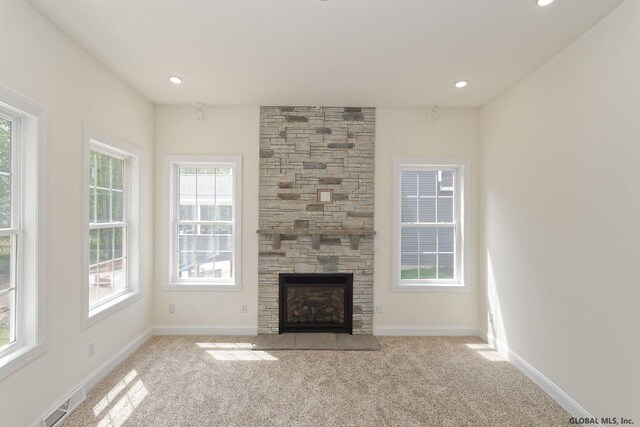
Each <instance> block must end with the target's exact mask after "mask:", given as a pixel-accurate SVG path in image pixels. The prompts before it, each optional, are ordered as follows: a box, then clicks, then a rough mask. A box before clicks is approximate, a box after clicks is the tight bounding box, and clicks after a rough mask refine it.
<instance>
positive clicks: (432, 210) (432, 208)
mask: <svg viewBox="0 0 640 427" xmlns="http://www.w3.org/2000/svg"><path fill="white" fill-rule="evenodd" d="M418 221H419V222H436V199H435V198H423V197H421V198H420V199H418Z"/></svg>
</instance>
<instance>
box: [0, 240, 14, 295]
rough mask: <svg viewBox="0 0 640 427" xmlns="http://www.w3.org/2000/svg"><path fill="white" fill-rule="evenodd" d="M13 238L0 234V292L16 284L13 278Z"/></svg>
mask: <svg viewBox="0 0 640 427" xmlns="http://www.w3.org/2000/svg"><path fill="white" fill-rule="evenodd" d="M12 240H13V237H12V236H0V292H2V291H4V290H5V289H9V288H12V287H13V286H14V285H13V283H12V280H11V271H12V269H13V264H14V260H13V248H12V245H11V242H12Z"/></svg>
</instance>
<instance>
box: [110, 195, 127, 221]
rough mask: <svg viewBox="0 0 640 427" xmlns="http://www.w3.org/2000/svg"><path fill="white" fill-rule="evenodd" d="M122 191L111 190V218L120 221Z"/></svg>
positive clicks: (122, 216)
mask: <svg viewBox="0 0 640 427" xmlns="http://www.w3.org/2000/svg"><path fill="white" fill-rule="evenodd" d="M123 195H124V193H123V192H122V191H112V192H111V209H112V210H111V220H112V221H122V220H123V218H124V206H123V204H122V199H123Z"/></svg>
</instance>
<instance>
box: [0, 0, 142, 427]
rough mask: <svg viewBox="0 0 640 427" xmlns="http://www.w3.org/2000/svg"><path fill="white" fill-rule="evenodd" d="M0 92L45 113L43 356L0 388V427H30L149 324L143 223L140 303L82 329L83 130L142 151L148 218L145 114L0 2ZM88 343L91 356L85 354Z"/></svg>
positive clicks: (89, 63) (73, 52)
mask: <svg viewBox="0 0 640 427" xmlns="http://www.w3.org/2000/svg"><path fill="white" fill-rule="evenodd" d="M0 10H1V11H2V12H1V13H0V52H1V53H0V86H2V87H4V88H8V89H11V90H13V91H16V92H18V93H20V94H22V95H24V96H27V97H29V98H31V99H33V100H35V101H36V102H38V103H40V104H42V105H44V106H45V107H46V109H47V111H48V114H49V117H48V125H49V131H48V149H49V154H48V177H47V178H48V179H47V180H48V185H49V194H48V205H49V206H48V221H47V233H48V246H47V267H48V274H47V295H48V325H49V340H50V346H49V350H48V352H47V353H45V354H44V355H43V356H41V357H39V358H38V359H36V360H34V361H32V362H31V363H29V364H28V365H26V366H24V367H23V368H21V369H20V370H18V371H16V372H14V373H13V374H11V375H10V376H9V377H7V378H5V379H3V380H2V381H0V414H1V415H0V424H1V425H3V426H8V427H18V426H20V427H21V426H27V425H31V423H33V422H34V421H36V419H37V418H38V417H39V416H41V415H42V414H43V412H44V411H46V410H47V409H49V408H50V407H51V405H53V404H55V403H57V401H58V400H59V399H60V398H61V397H62V396H63V395H64V394H66V393H68V392H69V391H71V389H73V388H74V387H75V386H76V385H78V384H79V383H80V382H81V381H82V380H83V379H84V378H85V377H86V376H87V375H88V374H90V373H91V372H92V371H93V370H94V369H96V368H97V367H98V366H99V365H100V364H102V363H103V362H105V361H106V360H107V359H108V358H110V357H111V356H113V355H114V354H115V353H116V352H117V351H119V350H120V349H122V348H123V347H124V346H125V345H126V344H127V343H128V342H130V341H131V340H133V339H134V338H135V337H137V336H139V335H140V334H142V333H143V332H144V331H145V330H147V329H148V328H149V326H150V325H151V303H152V301H151V297H150V295H151V289H150V284H151V277H152V269H151V263H152V259H151V257H150V256H148V255H146V254H150V253H151V250H152V249H151V248H152V247H153V245H152V243H153V242H152V238H153V235H152V224H151V222H150V221H143V222H142V230H141V231H142V234H141V236H142V240H141V255H142V260H143V266H142V267H143V268H142V274H143V278H144V283H143V287H144V290H145V294H144V296H143V298H142V299H141V300H138V301H136V302H134V303H133V304H131V305H129V306H127V307H126V308H123V309H122V310H120V311H118V312H117V313H115V314H114V315H112V316H110V317H109V318H107V319H105V320H102V321H101V322H99V323H98V324H96V325H94V326H92V327H90V328H88V329H86V330H84V331H83V330H81V328H80V323H81V319H82V304H83V303H84V301H83V286H85V280H84V278H83V277H82V265H81V262H80V260H82V252H81V251H82V247H83V246H82V227H83V224H84V223H85V221H84V218H82V212H83V210H82V206H81V200H82V199H81V194H82V191H83V190H84V183H83V182H82V176H83V175H82V171H83V167H84V166H83V164H82V147H83V145H82V144H83V141H82V136H83V135H82V129H83V125H84V124H86V125H89V126H91V127H94V128H96V129H98V130H101V131H103V132H106V133H109V134H111V135H113V136H115V137H118V138H120V139H122V140H124V141H126V142H128V143H131V144H133V145H136V146H138V147H140V148H141V149H142V150H144V155H143V156H144V157H143V160H142V161H143V162H144V163H143V165H142V176H143V183H142V189H143V192H142V194H143V199H142V206H143V211H142V214H143V215H144V216H146V217H149V218H150V217H151V209H150V207H151V197H152V191H151V189H152V182H151V161H152V150H153V149H152V143H153V108H152V106H151V104H150V103H149V102H147V101H145V100H144V99H143V98H141V97H140V96H138V95H137V94H136V93H135V92H133V91H132V90H131V89H130V88H129V87H127V86H126V85H124V84H123V83H122V82H121V81H120V80H118V79H117V78H116V77H114V76H113V75H112V74H111V73H110V72H108V71H107V70H106V69H105V68H104V67H103V66H101V65H100V64H99V63H98V62H97V61H95V60H94V59H92V58H91V57H90V56H88V55H87V54H86V53H85V52H84V51H82V50H81V49H80V48H79V47H78V46H77V45H76V44H75V43H73V42H72V41H71V40H69V39H68V38H67V37H66V36H65V35H64V34H62V33H61V32H60V31H59V30H57V29H56V28H54V27H53V26H52V25H51V24H49V22H48V21H46V20H45V19H44V18H43V17H42V16H41V15H39V14H38V13H37V12H36V11H35V10H34V9H33V8H32V7H31V6H30V5H29V4H28V3H27V2H26V1H23V0H0ZM90 341H95V346H96V354H95V355H94V356H93V357H91V358H89V357H88V352H87V346H88V343H89V342H90Z"/></svg>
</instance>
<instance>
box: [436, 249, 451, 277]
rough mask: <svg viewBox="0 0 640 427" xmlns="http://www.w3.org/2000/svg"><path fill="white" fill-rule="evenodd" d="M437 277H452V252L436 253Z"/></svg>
mask: <svg viewBox="0 0 640 427" xmlns="http://www.w3.org/2000/svg"><path fill="white" fill-rule="evenodd" d="M438 278H439V279H453V254H439V255H438Z"/></svg>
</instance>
